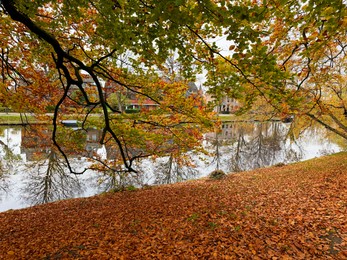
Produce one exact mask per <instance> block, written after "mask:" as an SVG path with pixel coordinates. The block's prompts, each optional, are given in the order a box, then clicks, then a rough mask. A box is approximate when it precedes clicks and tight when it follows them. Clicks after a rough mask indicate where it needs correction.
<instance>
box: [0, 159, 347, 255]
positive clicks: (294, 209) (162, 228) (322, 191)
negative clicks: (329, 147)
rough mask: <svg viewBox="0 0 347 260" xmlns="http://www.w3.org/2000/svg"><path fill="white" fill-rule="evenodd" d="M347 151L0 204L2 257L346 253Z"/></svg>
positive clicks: (0, 250)
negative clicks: (22, 205)
mask: <svg viewBox="0 0 347 260" xmlns="http://www.w3.org/2000/svg"><path fill="white" fill-rule="evenodd" d="M346 214H347V153H340V154H336V155H332V156H328V157H323V158H319V159H314V160H309V161H305V162H300V163H296V164H293V165H287V166H282V167H272V168H266V169H260V170H255V171H249V172H245V173H237V174H232V175H229V176H228V177H226V178H225V179H222V180H219V181H216V180H209V179H203V180H198V181H190V182H185V183H179V184H173V185H164V186H158V187H152V188H148V189H142V190H137V191H125V192H118V193H109V194H105V195H99V196H95V197H91V198H80V199H71V200H65V201H60V202H55V203H51V204H47V205H42V206H36V207H33V208H28V209H22V210H15V211H8V212H4V213H1V214H0V223H1V225H0V259H11V258H12V259H29V258H30V259H176V258H177V259H347V215H346Z"/></svg>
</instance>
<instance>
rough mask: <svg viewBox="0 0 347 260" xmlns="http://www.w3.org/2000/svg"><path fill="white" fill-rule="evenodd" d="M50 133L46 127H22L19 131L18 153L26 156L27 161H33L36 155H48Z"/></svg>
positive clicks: (36, 157)
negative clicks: (19, 143)
mask: <svg viewBox="0 0 347 260" xmlns="http://www.w3.org/2000/svg"><path fill="white" fill-rule="evenodd" d="M51 134H52V131H50V130H48V128H47V127H42V126H40V127H37V128H32V127H23V128H22V131H21V137H22V138H21V139H22V142H21V146H20V153H21V154H25V155H26V159H27V160H28V161H35V160H37V159H38V155H43V154H46V155H48V154H49V152H50V151H51V142H50V137H51Z"/></svg>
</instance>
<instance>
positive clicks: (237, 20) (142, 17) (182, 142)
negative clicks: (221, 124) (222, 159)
mask: <svg viewBox="0 0 347 260" xmlns="http://www.w3.org/2000/svg"><path fill="white" fill-rule="evenodd" d="M0 13H1V17H0V19H1V23H0V24H1V28H0V37H1V39H2V41H1V43H0V49H1V53H0V60H1V68H0V71H1V76H0V77H1V82H0V98H1V100H2V102H3V103H4V104H5V105H7V106H10V107H11V108H14V109H16V110H17V111H30V112H33V113H36V114H38V115H41V116H44V115H45V112H46V111H47V109H48V108H49V107H53V112H54V116H53V122H52V125H53V130H52V144H53V145H55V146H56V147H57V149H58V150H59V151H60V152H61V153H62V154H63V155H64V157H65V159H66V160H67V154H68V151H69V150H71V149H72V148H71V147H69V145H70V142H72V141H71V140H72V136H73V135H74V134H73V133H70V132H69V131H68V130H67V129H64V128H62V127H61V124H60V122H61V120H62V119H63V118H64V116H65V114H66V112H69V113H70V114H71V113H72V114H74V115H78V119H79V120H80V121H81V122H82V125H81V131H83V129H87V128H90V127H97V128H100V129H102V135H101V137H100V140H99V141H100V143H101V144H103V145H105V146H108V147H112V148H113V149H116V150H117V152H116V155H115V157H114V158H112V160H102V159H101V158H98V157H94V159H95V160H96V161H98V162H100V163H101V164H102V165H103V167H106V169H109V170H117V171H135V169H134V162H135V161H136V160H137V159H140V158H143V157H147V156H150V155H155V156H160V155H164V154H165V155H167V154H171V155H173V156H174V155H177V156H180V154H182V153H184V152H186V151H190V150H192V149H195V150H196V149H199V146H200V141H201V138H202V133H203V132H204V131H205V129H208V128H210V127H211V126H212V123H211V116H212V114H211V113H210V112H209V110H208V109H206V107H205V103H204V102H203V100H202V98H201V95H199V94H194V95H188V94H187V93H188V92H187V90H188V88H189V85H188V83H189V82H194V81H195V79H196V75H197V74H199V73H205V74H206V75H207V84H208V85H209V86H210V93H211V94H212V95H214V96H215V97H216V98H217V99H218V98H219V97H221V96H222V95H228V96H230V97H234V98H237V99H238V100H239V102H240V103H241V104H242V107H241V108H242V111H244V110H250V109H254V108H255V105H257V104H259V102H263V103H265V104H267V105H268V106H270V107H271V108H272V111H273V112H274V113H276V114H277V115H281V116H287V115H289V114H295V115H298V116H307V117H309V118H311V119H313V120H315V121H317V122H319V123H321V124H323V125H325V126H326V127H327V128H328V129H330V130H332V131H334V132H335V133H337V134H339V135H340V136H342V137H344V138H345V139H347V104H346V95H347V85H346V80H345V79H346V75H345V74H346V72H345V63H346V54H345V47H346V23H347V16H346V3H345V2H344V1H341V0H340V1H337V0H334V1H327V0H309V1H300V2H297V1H283V0H274V1H257V0H248V1H243V0H240V1H227V0H224V1H222V0H221V1H213V0H206V1H194V0H168V1H160V0H113V1H105V0H78V1H68V0H59V1H47V0H44V1H23V0H2V1H1V5H0ZM224 39H225V44H226V45H227V46H228V47H227V48H228V49H229V55H228V56H226V55H223V53H225V52H223V51H222V49H221V48H220V47H218V45H217V43H218V41H221V40H223V41H224ZM173 59H174V60H175V62H176V64H177V66H175V68H174V69H173V67H172V66H170V64H169V66H168V61H170V60H171V61H172V60H173ZM171 65H172V63H171ZM105 83H106V84H105ZM107 86H109V87H107ZM113 93H116V94H113ZM129 93H130V94H129ZM111 94H113V95H111ZM127 95H130V96H132V97H133V98H134V99H136V100H137V102H139V104H142V105H143V106H141V108H142V109H140V112H139V113H131V114H130V113H124V111H123V109H122V106H121V105H120V102H118V101H117V102H116V103H117V104H118V105H116V106H115V105H113V104H114V103H115V96H116V97H119V98H120V97H126V96H127ZM123 100H125V98H123ZM149 102H150V104H151V105H153V106H154V107H155V109H144V107H145V106H144V104H146V103H149ZM93 115H94V116H93ZM95 115H98V116H97V117H95ZM57 133H61V134H63V136H64V138H61V137H60V138H59V137H58V135H57ZM77 148H78V146H77ZM77 148H76V147H75V148H74V149H75V150H76V149H77ZM67 161H68V160H67ZM69 167H70V166H69ZM70 170H71V171H74V170H73V169H72V168H71V167H70ZM82 172H83V171H82Z"/></svg>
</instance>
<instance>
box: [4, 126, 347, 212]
mask: <svg viewBox="0 0 347 260" xmlns="http://www.w3.org/2000/svg"><path fill="white" fill-rule="evenodd" d="M68 134H69V137H67V134H66V133H63V135H62V137H60V138H66V139H68V138H72V137H73V138H77V139H78V142H77V145H75V144H73V145H72V144H71V145H70V146H69V142H67V143H65V144H66V145H65V146H64V147H63V148H64V150H65V151H66V152H67V154H68V155H69V157H70V159H71V165H72V166H73V167H75V168H77V169H78V168H83V167H87V166H92V167H93V169H94V171H88V172H86V174H84V175H82V176H79V175H74V174H70V173H69V171H68V168H67V165H66V162H65V160H63V158H61V155H60V153H58V152H57V150H56V148H55V147H54V146H53V145H52V143H51V135H52V132H51V130H50V128H49V127H47V126H30V127H25V128H24V127H23V128H10V127H2V128H0V156H1V157H0V198H3V200H2V202H1V203H0V211H3V210H6V209H8V208H19V207H23V206H28V205H33V204H41V203H47V202H50V201H55V200H59V199H64V198H69V197H76V196H89V195H93V194H96V193H100V192H103V191H109V190H120V189H124V188H126V187H129V186H135V187H138V186H144V185H146V184H167V183H173V182H179V181H183V180H187V179H193V178H199V177H203V176H206V175H207V174H209V173H210V172H211V171H213V170H215V169H222V170H224V171H226V172H238V171H244V170H249V169H254V168H258V167H266V166H270V165H275V164H278V163H285V164H286V163H290V162H296V161H300V160H305V159H308V158H312V157H316V156H320V155H322V154H329V153H333V152H337V151H339V150H341V149H342V148H341V147H339V146H338V144H340V145H341V144H345V142H341V140H338V139H336V137H335V136H332V135H330V136H327V134H326V130H325V129H324V128H320V127H318V126H315V127H311V128H309V129H305V130H304V131H302V133H301V134H300V136H299V135H298V130H297V127H296V125H295V123H292V124H283V123H281V122H257V123H240V122H225V123H223V124H222V126H221V129H220V131H218V132H217V133H210V134H207V135H206V140H205V141H204V146H205V148H206V150H207V152H208V154H195V153H193V152H192V151H191V152H189V153H185V154H179V153H177V154H169V155H168V156H166V157H162V158H156V159H154V158H152V159H143V160H139V161H137V162H136V165H135V166H134V167H135V168H136V169H137V170H138V173H137V174H135V173H131V174H130V173H126V172H123V171H121V168H119V171H117V167H116V165H112V167H111V168H108V169H107V168H105V167H97V166H95V165H92V164H91V161H90V160H88V158H89V159H91V158H93V159H94V160H95V159H96V160H98V158H99V159H105V160H108V162H109V163H111V164H112V163H114V164H116V160H115V159H114V158H116V157H117V149H116V148H115V147H112V146H111V145H106V146H101V145H100V143H99V142H98V141H99V139H100V135H101V132H100V131H99V130H97V129H87V130H80V129H77V130H76V131H73V132H71V131H70V132H68ZM193 166H194V167H193ZM6 192H7V193H8V194H7V195H8V196H7V197H6ZM5 197H6V199H4V198H5ZM0 200H1V199H0ZM18 200H20V201H21V204H22V205H20V203H19V202H18Z"/></svg>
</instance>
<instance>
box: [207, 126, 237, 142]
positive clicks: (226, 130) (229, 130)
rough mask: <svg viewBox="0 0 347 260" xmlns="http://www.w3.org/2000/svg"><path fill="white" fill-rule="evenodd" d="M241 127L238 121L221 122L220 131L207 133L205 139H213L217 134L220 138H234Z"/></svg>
mask: <svg viewBox="0 0 347 260" xmlns="http://www.w3.org/2000/svg"><path fill="white" fill-rule="evenodd" d="M241 128H242V126H241V125H240V124H239V123H235V122H223V123H222V126H221V129H220V131H219V132H217V133H207V134H206V139H208V140H211V139H215V138H216V136H217V135H218V138H221V139H228V140H229V139H234V138H237V137H238V135H239V132H240V130H241Z"/></svg>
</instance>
